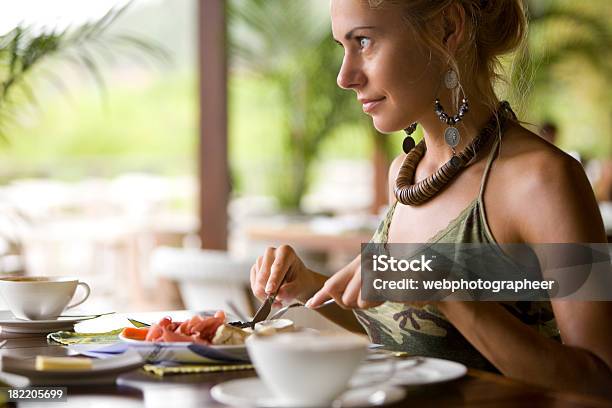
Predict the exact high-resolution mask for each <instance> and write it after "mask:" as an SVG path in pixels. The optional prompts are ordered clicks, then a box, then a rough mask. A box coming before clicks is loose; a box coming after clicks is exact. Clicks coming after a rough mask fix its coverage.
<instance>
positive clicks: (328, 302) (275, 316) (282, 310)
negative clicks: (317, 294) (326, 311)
mask: <svg viewBox="0 0 612 408" xmlns="http://www.w3.org/2000/svg"><path fill="white" fill-rule="evenodd" d="M332 303H334V299H329V300H326V301H325V302H323V303H321V304H320V305H319V306H317V307H315V308H313V309H319V308H321V307H323V306H327V305H331V304H332ZM298 306H304V305H303V304H302V303H292V304H290V305H288V306H284V307H281V308H280V309H278V310H277V311H276V312H275V313H274V314H273V315H272V316H270V317H268V320H274V319H278V318H279V317H281V316H282V315H284V314H285V313H287V310H289V309H291V308H293V307H298Z"/></svg>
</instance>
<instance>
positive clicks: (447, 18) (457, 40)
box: [442, 2, 466, 56]
mask: <svg viewBox="0 0 612 408" xmlns="http://www.w3.org/2000/svg"><path fill="white" fill-rule="evenodd" d="M465 19H466V16H465V9H464V8H463V7H462V6H461V5H460V4H458V3H457V2H455V3H453V4H451V5H450V6H448V7H447V8H446V10H444V11H443V17H442V21H443V28H444V37H443V40H442V41H443V42H444V45H445V46H446V48H447V50H448V52H449V53H450V54H451V55H453V56H454V55H455V53H456V52H457V50H458V49H459V46H460V45H461V43H462V41H463V38H464V35H465V23H466V22H465Z"/></svg>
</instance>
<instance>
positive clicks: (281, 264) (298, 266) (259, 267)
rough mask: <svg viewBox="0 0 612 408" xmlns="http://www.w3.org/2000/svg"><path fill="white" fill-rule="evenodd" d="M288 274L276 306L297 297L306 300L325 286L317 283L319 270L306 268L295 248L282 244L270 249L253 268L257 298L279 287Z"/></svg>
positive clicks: (253, 289) (252, 288) (252, 273)
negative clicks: (316, 273) (317, 271)
mask: <svg viewBox="0 0 612 408" xmlns="http://www.w3.org/2000/svg"><path fill="white" fill-rule="evenodd" d="M285 275H287V277H286V279H285V281H284V282H283V285H282V286H281V287H280V289H279V291H278V294H277V295H276V301H275V306H280V304H281V303H282V302H283V301H284V302H288V301H291V300H293V299H298V300H300V301H305V300H306V299H308V298H309V297H310V296H311V295H312V294H313V293H314V292H316V291H317V290H318V289H319V288H320V287H321V286H320V284H318V285H317V280H316V278H315V277H314V275H315V273H314V272H312V271H311V270H309V269H308V268H306V266H305V265H304V263H303V262H302V260H301V259H300V258H299V257H298V256H297V254H296V253H295V251H294V249H293V248H292V247H290V246H289V245H281V246H279V247H278V248H274V247H268V248H266V251H265V252H264V254H263V256H260V257H258V258H257V261H256V262H255V264H254V265H253V266H252V267H251V290H252V291H253V293H254V294H255V296H257V298H259V299H260V300H264V299H266V298H267V297H268V295H270V294H272V293H274V292H275V291H276V290H277V288H278V286H279V284H280V282H281V281H282V280H283V278H285Z"/></svg>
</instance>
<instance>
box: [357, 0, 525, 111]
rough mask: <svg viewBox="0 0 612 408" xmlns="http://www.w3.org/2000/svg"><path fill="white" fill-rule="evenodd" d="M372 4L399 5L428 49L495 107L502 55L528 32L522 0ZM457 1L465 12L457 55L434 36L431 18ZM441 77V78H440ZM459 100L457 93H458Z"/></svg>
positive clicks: (376, 0)
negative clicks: (463, 26)
mask: <svg viewBox="0 0 612 408" xmlns="http://www.w3.org/2000/svg"><path fill="white" fill-rule="evenodd" d="M368 3H369V5H370V7H372V8H378V7H381V6H384V4H385V3H391V4H394V5H397V6H400V7H401V8H402V9H403V11H404V13H403V16H404V18H405V19H406V20H407V22H408V25H409V26H410V27H411V28H412V29H413V31H414V33H415V34H416V35H417V38H419V39H420V40H422V42H423V44H424V45H425V46H426V48H427V49H429V50H431V51H432V53H435V54H437V56H438V57H440V58H441V60H442V61H448V64H449V67H450V68H452V69H454V70H455V71H456V72H457V73H458V75H459V78H460V81H467V82H468V83H474V84H475V86H476V90H477V92H478V93H480V95H478V96H479V97H482V98H483V99H484V100H483V102H484V103H485V104H486V105H487V106H489V107H490V108H491V109H492V110H495V108H496V104H497V101H498V99H497V96H496V95H495V91H494V84H495V83H496V82H497V81H498V80H499V79H502V77H501V74H500V72H501V64H500V60H499V57H501V56H502V55H504V54H508V53H510V52H512V51H515V50H517V49H519V48H521V47H522V46H523V45H524V39H525V35H526V32H527V18H526V16H525V10H524V7H523V2H522V0H368ZM453 4H457V5H458V6H460V7H462V8H463V10H464V11H465V16H466V21H465V23H466V24H465V28H464V30H465V36H464V39H463V42H462V44H461V45H460V47H459V49H458V50H457V56H458V57H459V61H458V60H457V59H456V58H454V57H453V56H452V55H451V54H450V53H449V52H448V50H447V49H446V47H445V46H444V44H443V43H441V42H440V40H439V39H438V37H436V35H435V29H436V28H438V27H432V24H431V21H432V19H433V18H434V17H436V16H439V15H440V14H444V12H445V10H446V9H447V8H448V7H450V6H452V5H453ZM441 80H442V79H441ZM456 97H457V99H458V95H456Z"/></svg>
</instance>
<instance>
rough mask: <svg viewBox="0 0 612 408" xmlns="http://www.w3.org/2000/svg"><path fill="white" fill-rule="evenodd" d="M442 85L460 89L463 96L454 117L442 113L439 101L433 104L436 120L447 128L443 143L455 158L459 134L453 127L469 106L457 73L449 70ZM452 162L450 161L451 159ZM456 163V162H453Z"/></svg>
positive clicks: (442, 109) (442, 108) (459, 139)
mask: <svg viewBox="0 0 612 408" xmlns="http://www.w3.org/2000/svg"><path fill="white" fill-rule="evenodd" d="M444 85H445V86H446V88H447V89H456V88H457V87H459V88H460V89H461V93H462V94H463V98H462V99H461V105H459V112H457V114H456V115H454V116H450V115H449V114H447V113H446V112H444V107H443V106H442V104H440V99H438V98H436V101H435V102H434V112H436V115H438V119H440V122H442V123H446V124H447V125H448V127H447V128H446V130H444V141H445V142H446V144H447V145H448V146H449V147H450V148H451V150H452V151H453V158H454V157H456V151H455V147H457V145H458V144H459V142H460V141H461V134H460V133H459V129H457V128H456V127H455V125H456V124H457V123H459V122H460V121H461V120H462V119H463V116H464V115H465V114H466V113H467V112H468V110H469V105H468V99H467V97H466V96H465V93H464V92H463V88H462V87H461V86H460V84H459V76H458V75H457V72H455V70H453V69H449V70H448V71H447V72H446V74H445V75H444ZM451 160H452V159H451ZM455 162H456V161H455Z"/></svg>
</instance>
